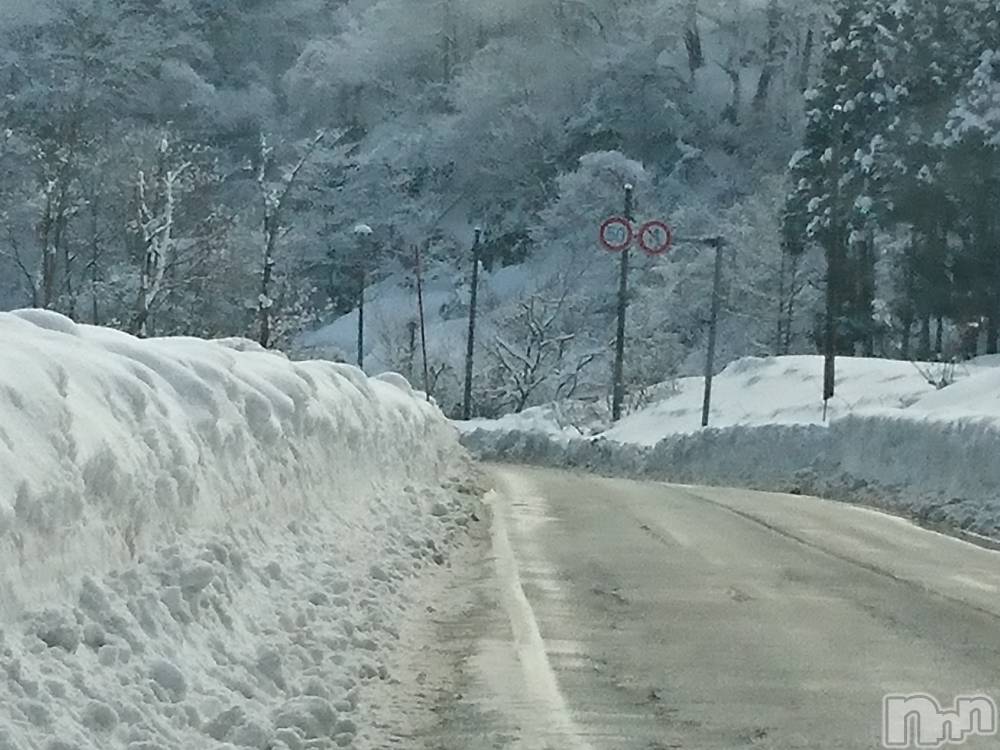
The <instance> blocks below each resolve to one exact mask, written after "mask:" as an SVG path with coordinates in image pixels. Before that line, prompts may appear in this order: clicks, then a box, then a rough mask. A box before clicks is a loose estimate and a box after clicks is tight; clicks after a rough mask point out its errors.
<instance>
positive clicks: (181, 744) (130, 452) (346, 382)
mask: <svg viewBox="0 0 1000 750" xmlns="http://www.w3.org/2000/svg"><path fill="white" fill-rule="evenodd" d="M462 455H463V454H462V452H461V451H460V450H459V449H458V446H457V441H456V438H455V433H454V429H453V428H452V427H451V426H449V425H448V424H447V422H446V421H445V420H444V419H443V417H442V416H441V414H440V412H439V411H438V410H437V409H436V407H434V406H433V405H431V404H429V403H427V402H426V400H425V399H423V398H422V397H420V396H419V394H415V393H413V392H412V391H411V390H410V388H409V386H408V385H407V384H406V382H405V380H403V379H402V378H400V377H398V376H384V377H382V378H375V379H369V378H367V377H365V376H364V375H363V374H362V373H361V372H360V371H358V370H357V369H355V368H352V367H348V366H342V365H334V364H330V363H321V362H305V363H292V362H290V361H288V360H287V359H285V358H284V357H282V356H280V355H277V354H274V353H271V352H266V351H264V350H262V349H260V348H259V347H257V346H255V345H254V344H252V343H250V342H247V341H226V342H215V343H211V342H205V341H201V340H195V339H162V340H149V341H140V340H137V339H135V338H132V337H130V336H128V335H125V334H122V333H119V332H115V331H111V330H105V329H99V328H94V327H89V326H81V325H75V324H73V323H72V322H70V321H69V320H68V319H66V318H63V317H61V316H59V315H56V314H53V313H47V312H42V311H23V312H17V313H11V314H0V748H3V750H27V749H28V748H31V749H34V748H46V749H47V750H48V749H50V748H51V749H52V750H55V749H56V748H59V749H62V750H68V749H69V748H77V749H78V750H84V749H87V750H90V749H93V750H98V749H100V750H103V749H104V748H112V747H123V748H125V747H127V748H130V750H153V748H194V747H197V748H215V747H219V748H222V747H226V748H232V747H254V748H287V749H288V750H298V748H304V747H310V748H326V747H337V746H341V747H343V746H358V747H361V746H365V744H366V742H368V743H371V742H374V740H373V739H372V737H371V734H370V729H371V728H370V727H369V728H366V727H365V725H364V722H363V721H361V717H362V712H363V705H364V700H365V698H364V696H365V686H366V685H367V684H369V683H373V682H378V681H379V680H380V679H385V678H387V677H388V676H389V675H388V674H387V673H386V660H385V658H384V657H385V654H386V653H387V651H388V650H389V649H391V647H392V644H393V643H394V641H395V639H396V638H398V633H397V630H396V626H397V624H398V622H399V620H400V617H401V616H402V613H403V612H404V610H405V609H406V606H407V603H408V602H409V601H411V599H412V597H413V591H414V588H413V583H414V582H415V581H417V580H418V573H419V572H420V571H421V570H422V569H424V568H426V567H427V566H435V565H441V564H444V563H445V562H446V558H447V556H448V553H449V545H450V544H452V543H454V542H456V541H457V540H458V539H460V537H459V532H460V531H461V530H462V529H463V527H464V526H465V525H467V524H468V523H469V509H470V508H471V501H472V496H473V495H474V494H475V490H474V488H473V486H472V485H471V484H470V483H469V482H468V480H467V479H466V476H467V473H466V472H467V469H468V467H467V466H466V464H465V463H464V460H463V458H462Z"/></svg>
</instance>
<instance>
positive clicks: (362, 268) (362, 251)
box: [354, 224, 372, 368]
mask: <svg viewBox="0 0 1000 750" xmlns="http://www.w3.org/2000/svg"><path fill="white" fill-rule="evenodd" d="M354 235H355V236H356V237H357V238H358V367H361V368H364V366H365V284H366V283H367V276H368V250H369V248H368V240H369V239H370V238H371V236H372V228H371V227H370V226H368V225H367V224H358V225H357V226H356V227H354Z"/></svg>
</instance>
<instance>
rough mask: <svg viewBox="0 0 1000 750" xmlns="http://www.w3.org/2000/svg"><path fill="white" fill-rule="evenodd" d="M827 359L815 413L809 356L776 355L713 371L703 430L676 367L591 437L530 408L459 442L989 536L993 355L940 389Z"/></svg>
mask: <svg viewBox="0 0 1000 750" xmlns="http://www.w3.org/2000/svg"><path fill="white" fill-rule="evenodd" d="M929 367H933V366H929ZM838 370H839V383H838V393H839V395H838V397H837V398H836V399H835V400H834V402H833V403H832V404H831V414H832V419H831V420H830V421H829V422H827V423H824V422H823V421H822V416H823V412H822V401H821V400H820V394H821V393H822V373H823V362H822V359H821V358H820V357H778V358H773V359H747V360H741V361H738V362H735V363H733V364H732V365H730V367H728V368H727V369H726V371H725V372H723V373H722V374H721V375H720V376H719V377H718V378H717V379H716V387H715V398H714V399H713V411H712V425H713V426H712V428H711V429H707V430H702V429H701V428H700V417H701V396H702V391H701V388H702V386H703V381H702V380H701V379H700V378H688V379H684V380H683V381H681V382H680V383H679V384H678V386H677V389H676V392H675V394H674V395H672V396H670V397H668V398H665V399H663V400H661V401H658V402H656V403H654V404H652V405H651V406H649V407H647V408H646V409H643V410H640V411H638V412H636V413H635V414H632V415H630V416H629V417H627V418H626V419H623V420H622V421H621V422H620V423H619V424H618V425H616V426H615V427H614V428H612V429H610V430H608V431H607V432H604V433H602V434H600V435H598V436H597V437H595V438H592V439H582V438H570V437H568V436H567V434H566V431H565V430H560V429H559V428H558V427H552V428H549V429H546V430H538V429H535V428H534V423H535V422H537V420H538V415H537V414H535V415H532V416H531V418H530V419H528V420H525V423H524V424H523V425H519V424H518V418H517V417H509V418H507V419H505V420H504V421H502V422H497V423H494V424H484V423H482V422H479V423H470V424H467V425H462V429H463V430H464V433H465V434H464V435H463V442H464V443H465V444H466V445H467V446H468V447H469V448H470V449H472V450H473V451H474V452H475V453H477V454H478V455H479V456H480V457H482V458H486V459H490V460H508V461H520V462H526V463H540V464H543V465H549V466H569V467H580V468H586V469H589V470H593V471H598V472H604V473H609V474H617V475H626V476H636V477H643V478H651V479H661V480H666V481H671V482H680V483H691V484H716V485H730V486H736V487H746V488H749V489H761V490H771V491H779V492H780V491H786V492H794V493H800V494H810V495H820V496H824V497H829V498H833V499H842V500H847V501H852V502H862V503H865V504H869V505H874V506H877V507H881V508H884V509H887V510H891V511H893V512H898V513H901V514H905V515H908V516H910V517H913V518H915V519H917V520H919V521H921V522H923V523H926V524H930V525H935V524H942V525H945V526H949V527H957V528H960V529H963V530H966V531H969V532H973V533H975V534H980V535H987V536H991V537H997V538H1000V464H998V463H997V462H996V461H995V460H993V457H994V456H996V455H997V453H998V452H1000V396H998V395H997V394H1000V369H998V368H997V367H996V366H995V363H994V362H991V361H981V362H977V363H973V364H970V365H967V366H964V367H961V368H959V369H958V370H957V371H956V373H955V375H956V376H957V380H956V382H955V383H954V384H952V385H950V386H948V387H947V388H944V389H942V390H937V389H936V388H935V387H934V386H933V385H931V384H930V383H929V382H928V379H927V378H925V377H924V376H923V375H922V374H921V373H920V372H919V371H918V370H917V368H915V367H914V366H913V365H912V364H911V363H908V362H895V361H887V360H859V359H848V358H844V359H841V360H839V361H838ZM525 426H527V427H528V428H527V429H525Z"/></svg>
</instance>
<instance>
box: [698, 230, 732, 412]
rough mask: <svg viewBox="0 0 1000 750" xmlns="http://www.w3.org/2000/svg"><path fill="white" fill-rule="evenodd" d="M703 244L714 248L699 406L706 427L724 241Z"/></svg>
mask: <svg viewBox="0 0 1000 750" xmlns="http://www.w3.org/2000/svg"><path fill="white" fill-rule="evenodd" d="M705 244H707V245H710V246H712V247H714V248H715V276H714V280H713V282H712V317H711V320H710V321H709V326H708V356H707V357H706V358H705V398H704V400H703V402H702V406H701V426H702V427H708V422H709V415H710V414H711V411H712V378H714V377H715V346H716V342H717V341H718V338H719V311H720V309H721V308H722V251H723V248H724V247H725V244H726V243H725V241H724V240H723V239H722V238H721V237H712V238H710V239H708V240H706V241H705Z"/></svg>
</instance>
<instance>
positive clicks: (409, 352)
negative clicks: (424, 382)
mask: <svg viewBox="0 0 1000 750" xmlns="http://www.w3.org/2000/svg"><path fill="white" fill-rule="evenodd" d="M406 330H407V333H409V334H410V343H409V346H408V347H407V349H406V379H407V380H409V381H410V382H411V383H412V382H413V360H414V359H415V358H416V354H417V321H415V320H411V321H408V322H407V324H406Z"/></svg>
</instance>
